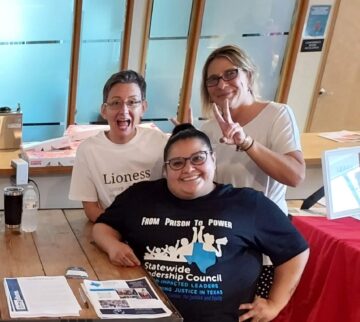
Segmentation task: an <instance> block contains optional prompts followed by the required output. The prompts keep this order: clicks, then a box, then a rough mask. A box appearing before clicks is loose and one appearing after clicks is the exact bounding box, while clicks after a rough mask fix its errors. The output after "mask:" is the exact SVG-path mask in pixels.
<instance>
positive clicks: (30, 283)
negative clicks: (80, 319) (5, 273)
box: [4, 276, 81, 318]
mask: <svg viewBox="0 0 360 322" xmlns="http://www.w3.org/2000/svg"><path fill="white" fill-rule="evenodd" d="M4 287H5V293H6V297H7V302H8V306H9V313H10V317H12V318H20V317H22V318H23V317H61V316H79V315H80V313H79V311H80V310H81V307H80V305H79V303H78V302H77V300H76V298H75V296H74V294H73V292H72V290H71V288H70V286H69V284H68V283H67V281H66V279H65V277H64V276H35V277H18V278H4Z"/></svg>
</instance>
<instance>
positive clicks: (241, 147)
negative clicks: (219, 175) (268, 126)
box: [236, 135, 255, 152]
mask: <svg viewBox="0 0 360 322" xmlns="http://www.w3.org/2000/svg"><path fill="white" fill-rule="evenodd" d="M254 141H255V140H254V139H253V138H252V137H250V136H249V135H247V136H246V137H245V139H244V141H243V143H242V144H241V145H236V151H241V152H246V151H247V150H249V149H250V148H251V147H252V146H253V144H254Z"/></svg>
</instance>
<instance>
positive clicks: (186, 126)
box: [171, 123, 196, 136]
mask: <svg viewBox="0 0 360 322" xmlns="http://www.w3.org/2000/svg"><path fill="white" fill-rule="evenodd" d="M190 129H191V130H196V128H195V127H194V126H193V125H192V124H191V123H182V124H178V125H176V126H175V127H174V129H173V130H172V133H171V136H174V135H175V134H178V133H179V132H181V131H184V130H190Z"/></svg>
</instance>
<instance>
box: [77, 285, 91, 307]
mask: <svg viewBox="0 0 360 322" xmlns="http://www.w3.org/2000/svg"><path fill="white" fill-rule="evenodd" d="M79 293H80V297H81V301H82V302H83V304H84V305H85V307H86V308H87V309H88V308H89V302H88V301H87V298H86V295H85V294H84V291H83V290H82V288H81V287H79Z"/></svg>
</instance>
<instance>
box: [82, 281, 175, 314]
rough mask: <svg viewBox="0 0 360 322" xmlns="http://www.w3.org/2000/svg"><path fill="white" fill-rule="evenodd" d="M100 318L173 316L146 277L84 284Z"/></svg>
mask: <svg viewBox="0 0 360 322" xmlns="http://www.w3.org/2000/svg"><path fill="white" fill-rule="evenodd" d="M82 287H83V289H84V291H85V294H86V295H87V297H88V298H89V300H90V303H91V304H92V306H93V307H94V309H95V311H96V314H97V315H98V317H99V318H112V319H117V318H127V319H129V318H130V319H131V318H133V319H135V318H136V319H139V318H155V317H165V316H170V315H171V310H170V309H169V308H168V307H167V306H166V305H165V304H164V303H163V301H161V299H160V298H159V297H158V295H157V294H156V292H155V290H154V289H153V288H152V287H151V284H150V283H149V281H148V280H147V278H146V277H143V278H139V279H134V280H110V281H90V280H84V284H83V285H82Z"/></svg>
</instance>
